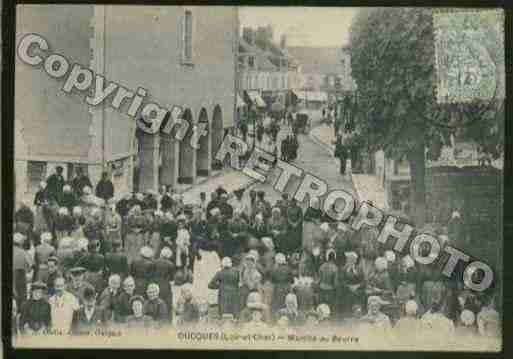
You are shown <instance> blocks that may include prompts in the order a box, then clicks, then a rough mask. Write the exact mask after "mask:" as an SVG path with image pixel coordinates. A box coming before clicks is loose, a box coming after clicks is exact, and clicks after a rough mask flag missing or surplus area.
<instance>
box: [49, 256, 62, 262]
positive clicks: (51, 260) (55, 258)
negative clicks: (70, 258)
mask: <svg viewBox="0 0 513 359" xmlns="http://www.w3.org/2000/svg"><path fill="white" fill-rule="evenodd" d="M46 262H47V263H48V262H54V263H59V258H57V257H55V256H51V257H48V259H47V260H46Z"/></svg>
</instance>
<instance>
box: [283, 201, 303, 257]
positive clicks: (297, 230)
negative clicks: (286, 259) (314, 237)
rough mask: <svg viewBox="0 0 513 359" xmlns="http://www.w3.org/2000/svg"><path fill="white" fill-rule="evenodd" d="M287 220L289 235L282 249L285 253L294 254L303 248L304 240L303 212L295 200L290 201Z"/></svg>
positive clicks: (285, 238) (284, 240) (285, 237)
mask: <svg viewBox="0 0 513 359" xmlns="http://www.w3.org/2000/svg"><path fill="white" fill-rule="evenodd" d="M286 219H287V224H288V230H287V235H286V236H284V238H283V241H282V242H283V243H280V247H281V250H282V251H283V252H284V253H292V252H293V251H296V250H298V249H299V248H301V245H302V240H303V210H302V209H301V207H300V206H299V205H298V203H297V200H296V199H295V198H292V199H291V201H290V206H289V208H288V209H287V212H286Z"/></svg>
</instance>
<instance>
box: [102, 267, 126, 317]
mask: <svg viewBox="0 0 513 359" xmlns="http://www.w3.org/2000/svg"><path fill="white" fill-rule="evenodd" d="M108 283H109V284H108V286H107V288H105V289H104V290H103V292H101V293H100V295H99V297H98V306H99V307H100V308H101V309H102V310H103V311H104V314H105V320H106V321H112V320H115V316H116V313H118V312H119V307H120V306H121V293H122V290H121V289H120V287H121V277H120V276H119V275H118V274H111V275H110V276H109V279H108Z"/></svg>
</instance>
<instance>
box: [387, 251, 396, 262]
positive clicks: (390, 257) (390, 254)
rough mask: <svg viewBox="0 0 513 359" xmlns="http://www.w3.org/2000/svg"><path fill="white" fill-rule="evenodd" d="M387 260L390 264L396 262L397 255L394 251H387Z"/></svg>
mask: <svg viewBox="0 0 513 359" xmlns="http://www.w3.org/2000/svg"><path fill="white" fill-rule="evenodd" d="M385 258H386V260H387V261H389V262H395V253H394V252H393V251H385Z"/></svg>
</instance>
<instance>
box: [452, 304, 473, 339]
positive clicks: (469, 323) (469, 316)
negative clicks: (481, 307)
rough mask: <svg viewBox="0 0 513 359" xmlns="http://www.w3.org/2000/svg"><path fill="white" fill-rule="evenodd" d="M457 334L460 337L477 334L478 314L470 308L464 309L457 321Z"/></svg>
mask: <svg viewBox="0 0 513 359" xmlns="http://www.w3.org/2000/svg"><path fill="white" fill-rule="evenodd" d="M456 335H457V336H458V337H460V336H461V337H465V336H466V337H470V338H472V337H474V336H476V335H477V324H476V315H475V314H474V313H473V312H472V311H471V310H468V309H464V310H463V311H462V312H461V314H460V317H459V319H458V321H457V326H456Z"/></svg>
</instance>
